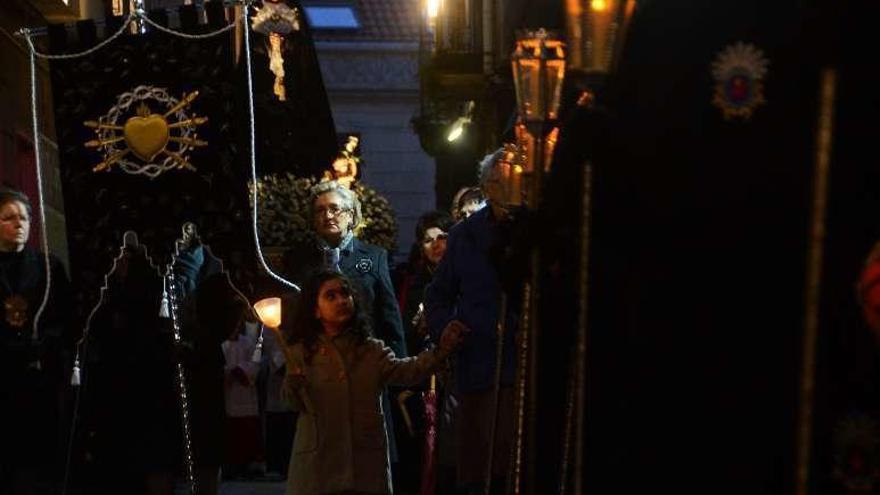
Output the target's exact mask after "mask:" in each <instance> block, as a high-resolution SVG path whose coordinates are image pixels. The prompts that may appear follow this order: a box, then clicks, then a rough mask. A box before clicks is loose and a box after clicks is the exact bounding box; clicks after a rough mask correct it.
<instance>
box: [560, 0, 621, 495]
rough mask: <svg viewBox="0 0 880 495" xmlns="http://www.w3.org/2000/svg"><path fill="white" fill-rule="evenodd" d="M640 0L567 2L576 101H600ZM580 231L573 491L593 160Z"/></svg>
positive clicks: (567, 443)
mask: <svg viewBox="0 0 880 495" xmlns="http://www.w3.org/2000/svg"><path fill="white" fill-rule="evenodd" d="M635 8H636V0H572V1H567V2H566V38H567V39H568V42H569V53H568V55H569V70H570V72H571V75H572V76H574V77H575V78H576V80H577V83H578V84H577V86H578V91H579V92H580V94H579V98H578V101H577V105H578V106H579V107H581V108H584V109H587V110H590V109H593V108H594V107H595V100H596V98H597V91H598V90H601V89H603V86H604V85H605V83H606V82H607V80H608V78H609V76H610V75H611V74H612V73H613V72H614V70H615V69H616V66H617V62H618V59H619V54H620V51H621V49H622V47H623V43H624V40H625V38H626V34H627V30H628V27H629V23H630V20H631V19H632V16H633V14H634V12H635ZM580 187H581V198H582V201H581V205H580V207H581V208H580V215H579V222H580V224H579V225H580V232H579V234H578V238H579V239H578V261H577V269H578V282H577V284H578V286H577V303H578V315H577V330H576V344H575V347H574V349H573V363H572V364H571V366H570V377H569V393H568V394H567V402H568V403H567V404H566V415H565V426H564V435H565V438H564V439H563V454H562V463H561V471H560V480H559V493H560V494H562V495H565V493H566V488H567V486H568V467H569V463H570V462H571V460H570V459H571V456H570V450H571V448H572V445H571V443H572V440H573V441H574V446H573V449H574V462H573V466H572V467H573V469H572V470H571V471H572V473H571V476H572V477H573V491H572V493H573V495H581V494H582V493H583V492H584V457H585V452H584V450H585V446H584V438H585V435H586V387H587V351H588V349H587V343H588V333H589V290H590V286H589V281H590V278H589V263H590V235H591V225H590V223H591V220H592V218H591V216H592V215H591V213H592V189H593V162H592V161H591V160H585V161H584V162H583V163H582V175H581V186H580Z"/></svg>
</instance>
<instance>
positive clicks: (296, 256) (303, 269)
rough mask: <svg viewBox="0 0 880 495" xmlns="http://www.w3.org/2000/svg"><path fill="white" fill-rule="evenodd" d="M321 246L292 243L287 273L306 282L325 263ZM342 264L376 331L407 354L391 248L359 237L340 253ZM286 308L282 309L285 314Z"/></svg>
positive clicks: (286, 260) (400, 354) (286, 258)
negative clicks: (393, 275)
mask: <svg viewBox="0 0 880 495" xmlns="http://www.w3.org/2000/svg"><path fill="white" fill-rule="evenodd" d="M323 260H324V255H323V254H322V251H321V248H320V247H319V246H318V245H317V244H315V243H311V242H304V243H300V244H297V245H294V246H292V247H291V248H290V249H288V250H287V252H285V254H284V272H285V275H286V276H287V277H288V278H289V279H290V280H292V281H293V282H295V283H297V284H303V283H304V282H305V281H306V280H307V279H308V278H309V277H310V276H311V275H312V274H313V273H314V272H315V271H317V270H320V269H321V267H322V266H323ZM339 268H340V270H342V273H344V274H346V275H347V276H348V277H349V278H350V279H351V280H352V281H353V282H354V283H355V284H357V286H358V287H359V288H360V290H361V297H362V302H363V303H364V307H365V308H366V309H367V311H368V312H369V315H370V316H371V317H372V323H373V333H374V334H375V336H376V338H378V339H380V340H382V341H383V342H384V343H385V345H387V346H388V347H390V348H391V350H393V351H394V355H395V356H397V357H399V358H404V357H406V340H405V339H404V336H403V323H402V322H401V320H400V309H398V307H397V297H396V296H395V295H394V288H393V287H392V285H391V275H390V274H389V269H388V252H387V251H386V250H385V249H382V248H380V247H379V246H374V245H372V244H369V243H366V242H363V241H361V240H360V239H358V238H357V237H355V238H353V239H352V240H351V244H349V245H348V246H347V247H346V248H345V249H343V250H342V252H341V253H340V259H339ZM284 313H285V312H282V315H283V314H284Z"/></svg>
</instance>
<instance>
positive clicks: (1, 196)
mask: <svg viewBox="0 0 880 495" xmlns="http://www.w3.org/2000/svg"><path fill="white" fill-rule="evenodd" d="M10 201H18V202H20V203H21V204H23V205H24V206H25V208H26V209H27V212H28V215H30V214H31V200H30V199H29V198H28V197H27V195H26V194H25V193H23V192H21V191H16V190H15V189H12V188H10V187H6V186H0V206H3V205H5V204H6V203H9V202H10Z"/></svg>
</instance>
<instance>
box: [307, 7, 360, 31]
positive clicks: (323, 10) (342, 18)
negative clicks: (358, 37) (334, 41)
mask: <svg viewBox="0 0 880 495" xmlns="http://www.w3.org/2000/svg"><path fill="white" fill-rule="evenodd" d="M305 11H306V17H307V18H308V20H309V25H311V26H312V28H313V29H358V28H360V27H361V23H360V22H359V21H358V18H357V16H356V15H355V13H354V7H353V6H351V5H320V6H319V5H306V6H305Z"/></svg>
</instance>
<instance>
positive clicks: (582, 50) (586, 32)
mask: <svg viewBox="0 0 880 495" xmlns="http://www.w3.org/2000/svg"><path fill="white" fill-rule="evenodd" d="M635 6H636V2H635V0H566V2H565V13H566V16H565V17H566V35H567V38H568V49H569V52H570V53H569V59H568V65H569V68H570V69H575V70H579V71H584V72H586V73H591V74H599V75H605V74H608V73H610V72H612V71H613V70H614V65H615V63H616V61H617V55H618V54H619V52H620V48H621V46H622V45H623V40H624V38H625V37H626V28H627V26H628V25H629V20H630V19H631V18H632V14H633V11H634V10H635Z"/></svg>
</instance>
